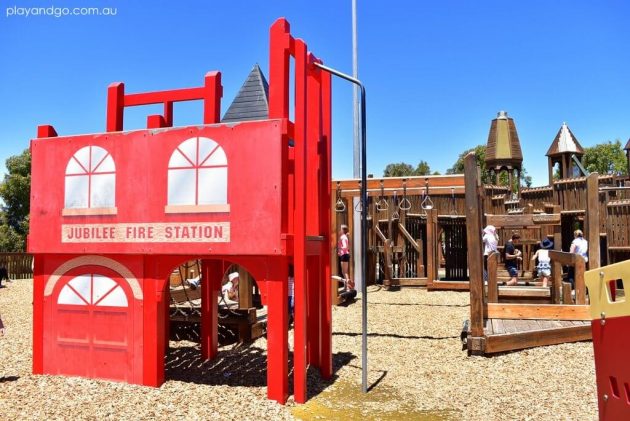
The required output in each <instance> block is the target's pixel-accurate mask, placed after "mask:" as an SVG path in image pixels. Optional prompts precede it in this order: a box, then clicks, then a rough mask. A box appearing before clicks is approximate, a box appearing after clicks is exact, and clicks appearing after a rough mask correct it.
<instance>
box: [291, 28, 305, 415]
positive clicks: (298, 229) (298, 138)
mask: <svg viewBox="0 0 630 421" xmlns="http://www.w3.org/2000/svg"><path fill="white" fill-rule="evenodd" d="M294 57H295V148H294V150H295V216H294V230H293V234H294V242H293V244H294V267H295V284H294V286H295V297H294V298H295V325H294V330H293V332H294V336H293V337H294V345H293V376H294V380H293V384H294V395H295V401H296V402H297V403H304V402H306V364H307V363H306V329H307V325H306V306H307V303H306V173H307V170H306V44H304V42H303V41H302V40H299V39H297V40H295V52H294Z"/></svg>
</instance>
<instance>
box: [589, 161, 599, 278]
mask: <svg viewBox="0 0 630 421" xmlns="http://www.w3.org/2000/svg"><path fill="white" fill-rule="evenodd" d="M585 234H586V239H587V240H588V267H589V269H596V268H598V267H599V266H600V264H599V257H600V253H599V179H598V174H597V173H596V172H594V173H591V174H590V175H589V176H588V177H587V178H586V233H585Z"/></svg>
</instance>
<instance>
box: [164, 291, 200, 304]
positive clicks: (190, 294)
mask: <svg viewBox="0 0 630 421" xmlns="http://www.w3.org/2000/svg"><path fill="white" fill-rule="evenodd" d="M170 293H171V299H172V300H173V301H174V302H176V303H185V302H188V301H193V300H199V299H201V288H195V289H192V288H188V287H184V288H182V287H178V288H175V289H171V290H170Z"/></svg>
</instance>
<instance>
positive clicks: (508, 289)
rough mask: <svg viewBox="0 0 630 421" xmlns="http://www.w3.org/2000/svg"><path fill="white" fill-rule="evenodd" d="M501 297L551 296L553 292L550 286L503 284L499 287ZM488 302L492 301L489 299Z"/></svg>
mask: <svg viewBox="0 0 630 421" xmlns="http://www.w3.org/2000/svg"><path fill="white" fill-rule="evenodd" d="M499 297H530V298H540V297H544V298H550V297H551V292H550V290H549V288H543V287H528V286H502V287H499ZM488 302H489V303H490V300H489V299H488ZM495 302H496V301H495Z"/></svg>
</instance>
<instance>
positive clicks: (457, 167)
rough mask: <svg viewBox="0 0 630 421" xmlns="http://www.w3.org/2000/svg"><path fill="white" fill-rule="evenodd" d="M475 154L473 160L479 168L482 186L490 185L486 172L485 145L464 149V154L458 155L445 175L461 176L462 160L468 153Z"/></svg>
mask: <svg viewBox="0 0 630 421" xmlns="http://www.w3.org/2000/svg"><path fill="white" fill-rule="evenodd" d="M471 152H474V153H475V160H476V161H477V165H478V166H479V167H480V168H481V181H482V182H483V183H484V184H490V181H489V180H490V173H489V172H488V171H487V170H486V161H485V159H486V146H485V145H477V146H475V147H474V148H470V149H466V150H465V151H464V152H462V153H460V154H459V157H458V158H457V161H455V163H454V164H453V166H452V167H451V168H449V169H447V170H446V174H463V173H464V158H466V155H468V154H469V153H471Z"/></svg>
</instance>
